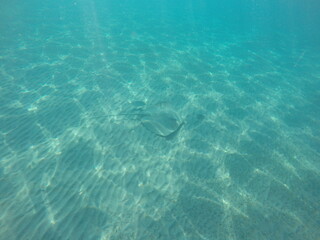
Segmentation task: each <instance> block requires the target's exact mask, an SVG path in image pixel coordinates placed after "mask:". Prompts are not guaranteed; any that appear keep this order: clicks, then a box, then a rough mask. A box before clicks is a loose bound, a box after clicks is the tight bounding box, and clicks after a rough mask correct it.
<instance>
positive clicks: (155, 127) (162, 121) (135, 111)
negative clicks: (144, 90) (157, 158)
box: [101, 101, 184, 139]
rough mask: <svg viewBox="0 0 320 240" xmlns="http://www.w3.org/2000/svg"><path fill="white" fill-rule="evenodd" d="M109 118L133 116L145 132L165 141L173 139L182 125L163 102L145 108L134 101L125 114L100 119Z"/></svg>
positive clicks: (142, 103) (173, 112)
mask: <svg viewBox="0 0 320 240" xmlns="http://www.w3.org/2000/svg"><path fill="white" fill-rule="evenodd" d="M111 116H134V117H135V118H134V119H135V120H138V121H140V123H141V125H142V126H143V127H144V128H145V129H146V130H148V131H149V132H151V133H153V134H154V135H157V136H159V137H164V138H166V139H171V138H172V137H174V136H175V135H176V134H177V133H178V132H179V130H180V129H181V127H182V126H183V125H184V121H182V119H181V118H180V117H179V115H178V114H177V113H176V112H175V111H174V110H173V109H172V108H171V107H170V106H169V105H168V104H166V103H163V102H162V103H158V104H154V105H150V106H146V104H145V103H144V102H141V101H136V102H133V103H132V108H131V109H130V110H128V111H126V112H122V113H119V114H115V115H106V116H101V117H111Z"/></svg>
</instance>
